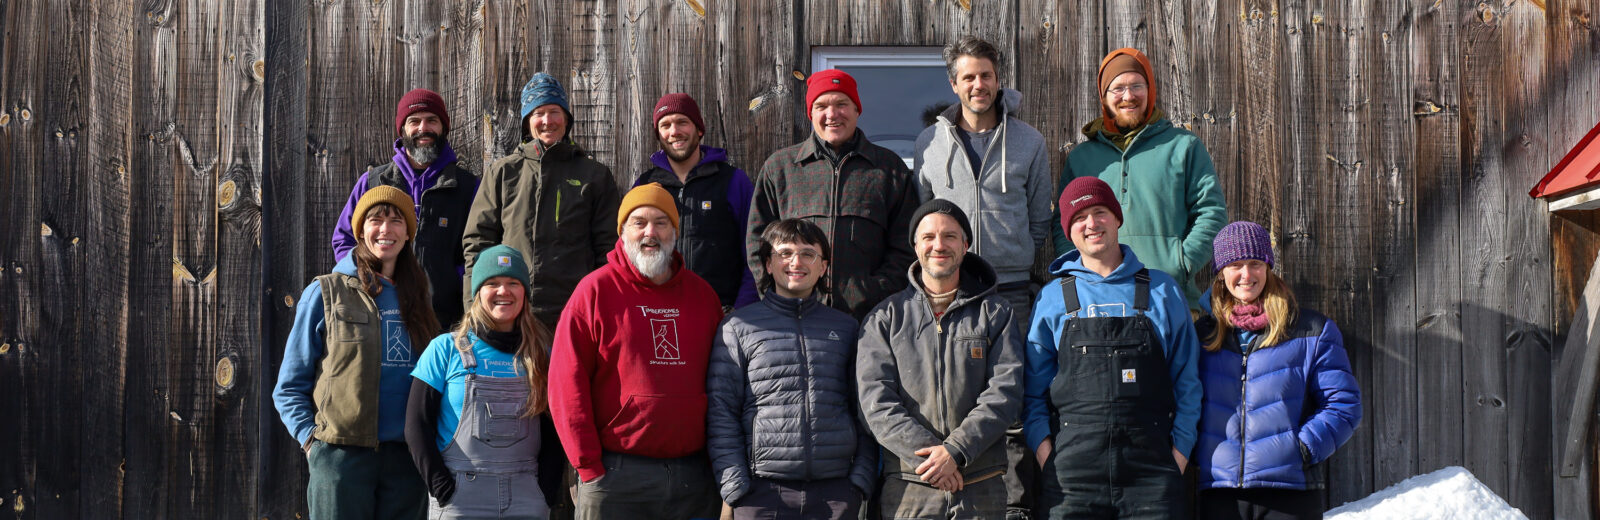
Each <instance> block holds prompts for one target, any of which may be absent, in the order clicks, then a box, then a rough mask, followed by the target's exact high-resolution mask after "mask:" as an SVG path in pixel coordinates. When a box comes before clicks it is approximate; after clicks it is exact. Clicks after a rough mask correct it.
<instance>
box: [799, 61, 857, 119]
mask: <svg viewBox="0 0 1600 520" xmlns="http://www.w3.org/2000/svg"><path fill="white" fill-rule="evenodd" d="M835 91H837V92H843V93H844V95H845V97H848V98H850V101H852V102H854V103H855V104H856V111H857V112H861V111H863V110H865V109H864V108H861V96H859V95H857V94H856V79H855V78H853V77H850V75H849V74H845V72H844V71H842V70H839V69H828V70H825V71H822V72H818V73H816V74H812V75H811V77H810V78H806V112H810V111H811V104H812V103H816V102H817V98H819V97H822V95H823V94H827V93H829V92H835Z"/></svg>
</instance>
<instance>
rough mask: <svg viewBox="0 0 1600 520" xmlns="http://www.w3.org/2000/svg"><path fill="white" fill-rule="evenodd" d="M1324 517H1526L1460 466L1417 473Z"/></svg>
mask: <svg viewBox="0 0 1600 520" xmlns="http://www.w3.org/2000/svg"><path fill="white" fill-rule="evenodd" d="M1324 516H1325V518H1326V519H1327V520H1379V519H1381V520H1407V519H1413V518H1414V519H1419V520H1420V519H1449V518H1463V519H1465V518H1471V519H1483V520H1527V518H1528V517H1527V516H1524V515H1523V514H1522V511H1518V510H1517V509H1516V508H1514V507H1511V504H1507V503H1506V501H1505V500H1503V499H1501V498H1500V497H1499V496H1497V495H1495V494H1494V492H1493V491H1490V490H1489V487H1488V486H1485V485H1483V483H1482V482H1478V479H1476V478H1473V476H1472V472H1470V471H1467V469H1466V468H1463V467H1460V466H1450V467H1448V468H1444V469H1441V470H1439V471H1435V472H1433V473H1429V474H1426V475H1418V476H1415V477H1411V478H1408V479H1405V480H1403V481H1401V482H1400V483H1398V484H1395V485H1393V486H1389V487H1388V488H1385V489H1384V490H1382V491H1379V492H1377V493H1373V494H1372V495H1371V496H1368V497H1367V498H1363V499H1361V500H1357V501H1355V502H1350V503H1348V504H1345V505H1342V506H1339V507H1336V508H1334V509H1333V510H1332V511H1328V512H1327V513H1326V514H1325V515H1324Z"/></svg>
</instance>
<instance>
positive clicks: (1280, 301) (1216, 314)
mask: <svg viewBox="0 0 1600 520" xmlns="http://www.w3.org/2000/svg"><path fill="white" fill-rule="evenodd" d="M1266 282H1267V285H1266V287H1263V288H1262V289H1261V296H1258V297H1256V300H1257V301H1260V302H1261V308H1262V310H1264V311H1266V313H1267V333H1266V334H1265V335H1263V336H1262V337H1261V348H1267V347H1271V346H1273V345H1277V344H1279V343H1283V341H1284V340H1286V339H1289V326H1291V325H1294V317H1295V315H1297V314H1299V307H1298V306H1297V304H1296V303H1295V300H1294V292H1293V291H1290V290H1289V284H1287V283H1284V281H1283V279H1282V278H1279V277H1278V273H1274V272H1272V270H1271V269H1267V280H1266ZM1239 303H1240V302H1239V299H1238V298H1234V297H1233V293H1230V292H1228V284H1227V282H1226V281H1224V280H1223V279H1222V271H1221V270H1218V271H1217V274H1216V276H1213V277H1211V317H1212V318H1213V319H1215V320H1216V322H1217V326H1216V328H1215V329H1213V330H1212V331H1211V335H1210V336H1208V337H1206V338H1205V349H1206V352H1216V351H1217V349H1220V348H1222V342H1223V341H1224V340H1226V338H1227V337H1228V336H1230V335H1232V334H1233V321H1231V320H1230V319H1229V317H1230V316H1232V315H1233V306H1234V305H1237V304H1239ZM1239 348H1240V349H1243V348H1244V345H1240V346H1239Z"/></svg>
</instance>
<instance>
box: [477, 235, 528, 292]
mask: <svg viewBox="0 0 1600 520" xmlns="http://www.w3.org/2000/svg"><path fill="white" fill-rule="evenodd" d="M496 276H510V277H512V278H516V279H517V281H519V282H522V287H523V289H530V287H528V262H526V261H524V260H523V259H522V252H520V251H517V248H514V247H511V246H508V245H505V244H501V245H498V246H494V247H491V248H488V249H485V250H483V252H482V253H478V259H477V261H475V262H473V263H472V295H473V296H474V297H476V296H477V295H478V288H479V287H483V282H487V281H489V279H490V278H494V277H496Z"/></svg>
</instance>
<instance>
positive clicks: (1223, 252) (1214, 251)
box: [1211, 220, 1272, 274]
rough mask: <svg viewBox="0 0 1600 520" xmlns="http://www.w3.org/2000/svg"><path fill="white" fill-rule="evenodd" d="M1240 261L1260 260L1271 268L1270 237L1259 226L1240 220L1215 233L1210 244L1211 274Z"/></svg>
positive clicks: (1265, 229)
mask: <svg viewBox="0 0 1600 520" xmlns="http://www.w3.org/2000/svg"><path fill="white" fill-rule="evenodd" d="M1240 260H1260V261H1262V262H1266V264H1267V267H1268V268H1271V267H1272V236H1271V235H1270V234H1268V233H1267V228H1264V227H1261V225H1260V224H1257V223H1255V222H1250V221H1246V220H1241V221H1238V222H1234V223H1232V224H1228V225H1227V226H1226V227H1223V228H1222V231H1218V232H1217V237H1216V238H1215V239H1214V240H1212V242H1211V265H1212V266H1213V267H1212V268H1213V269H1214V271H1213V272H1212V274H1216V273H1219V272H1222V268H1223V267H1226V266H1227V265H1228V264H1231V263H1234V262H1238V261H1240Z"/></svg>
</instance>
